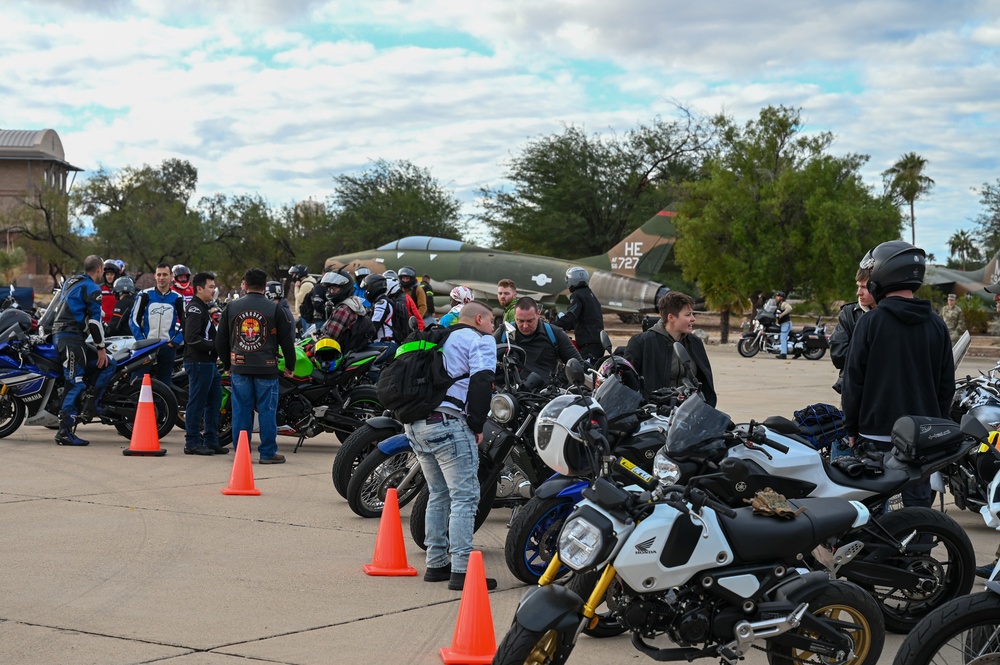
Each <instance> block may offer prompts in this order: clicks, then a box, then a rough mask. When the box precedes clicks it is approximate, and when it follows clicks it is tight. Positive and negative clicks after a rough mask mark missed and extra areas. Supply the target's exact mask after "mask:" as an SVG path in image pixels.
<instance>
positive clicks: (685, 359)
mask: <svg viewBox="0 0 1000 665" xmlns="http://www.w3.org/2000/svg"><path fill="white" fill-rule="evenodd" d="M674 354H675V355H676V356H677V362H678V363H680V366H681V367H682V368H683V369H684V374H686V375H688V376H691V375H693V374H694V372H692V371H691V356H690V355H688V352H687V349H685V348H684V345H683V344H681V343H680V342H674Z"/></svg>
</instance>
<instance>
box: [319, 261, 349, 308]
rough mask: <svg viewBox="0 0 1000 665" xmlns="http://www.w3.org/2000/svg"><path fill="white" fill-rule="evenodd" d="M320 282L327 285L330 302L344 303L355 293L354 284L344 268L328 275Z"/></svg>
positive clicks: (327, 295)
mask: <svg viewBox="0 0 1000 665" xmlns="http://www.w3.org/2000/svg"><path fill="white" fill-rule="evenodd" d="M320 282H321V283H322V284H326V299H327V300H329V301H330V302H334V303H342V302H344V301H345V300H347V296H349V295H351V294H353V293H354V282H353V281H351V276H350V274H348V272H347V271H346V270H344V269H343V268H341V269H340V270H334V271H333V272H328V273H326V274H325V275H323V279H322V280H320Z"/></svg>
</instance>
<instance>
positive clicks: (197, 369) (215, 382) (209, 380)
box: [184, 362, 222, 448]
mask: <svg viewBox="0 0 1000 665" xmlns="http://www.w3.org/2000/svg"><path fill="white" fill-rule="evenodd" d="M184 371H185V372H187V375H188V401H187V410H186V411H185V414H184V429H185V436H184V446H185V447H186V448H201V447H203V446H207V447H209V448H213V447H215V446H218V445H219V409H221V408H222V377H221V376H219V370H218V368H217V367H216V366H215V363H213V362H197V363H193V362H192V363H187V362H186V363H184ZM202 420H204V421H205V433H204V434H202Z"/></svg>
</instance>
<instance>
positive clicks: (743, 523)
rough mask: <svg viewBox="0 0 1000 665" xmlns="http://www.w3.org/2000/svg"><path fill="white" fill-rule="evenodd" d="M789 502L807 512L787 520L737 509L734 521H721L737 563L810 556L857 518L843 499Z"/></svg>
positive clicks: (849, 504) (855, 511) (855, 513)
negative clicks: (801, 555) (799, 555)
mask: <svg viewBox="0 0 1000 665" xmlns="http://www.w3.org/2000/svg"><path fill="white" fill-rule="evenodd" d="M788 503H789V504H790V505H791V506H792V507H793V508H803V507H804V508H805V511H804V512H802V513H801V514H800V515H796V516H795V517H794V518H793V519H785V518H781V517H767V516H764V515H755V514H754V512H753V508H749V507H747V508H739V509H737V510H736V518H735V519H727V518H722V519H720V520H719V524H721V525H722V530H723V531H725V533H726V536H727V537H728V538H729V544H730V546H732V548H733V554H735V555H736V558H737V560H738V561H741V562H744V563H750V562H754V561H766V560H768V559H773V558H775V557H781V558H788V557H790V556H794V555H796V554H800V553H808V552H810V551H812V549H813V548H814V547H816V546H817V545H819V544H820V543H822V542H824V541H825V540H827V539H829V538H832V537H834V536H838V535H840V534H842V533H845V532H847V531H849V530H850V529H851V527H852V526H853V525H854V522H855V521H856V520H857V519H858V510H857V508H855V507H854V505H853V504H851V503H849V502H848V501H846V500H844V499H835V498H815V499H813V498H809V499H793V500H789V502H788Z"/></svg>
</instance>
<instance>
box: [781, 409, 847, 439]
mask: <svg viewBox="0 0 1000 665" xmlns="http://www.w3.org/2000/svg"><path fill="white" fill-rule="evenodd" d="M792 415H793V416H794V417H795V422H796V423H798V424H799V430H800V431H801V433H802V436H804V437H806V438H807V439H809V440H810V441H811V442H812V444H813V445H814V446H815V447H816V448H826V447H828V446H830V445H831V444H833V443H835V442H836V441H838V440H840V439H842V438H844V437H846V436H847V430H846V429H844V412H843V411H841V410H840V409H838V408H837V407H835V406H833V405H832V404H810V405H809V406H807V407H805V408H804V409H800V410H798V411H796V412H795V413H793V414H792Z"/></svg>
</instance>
